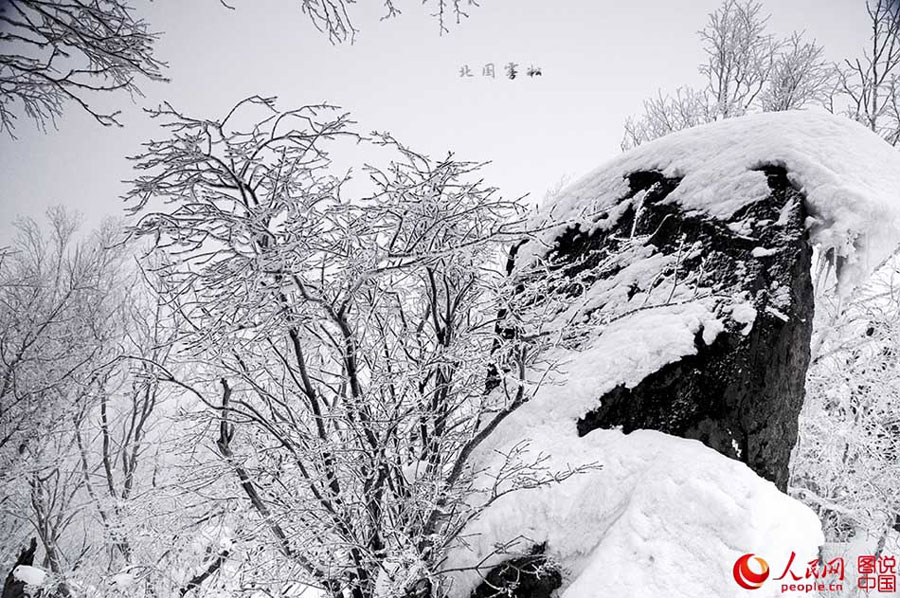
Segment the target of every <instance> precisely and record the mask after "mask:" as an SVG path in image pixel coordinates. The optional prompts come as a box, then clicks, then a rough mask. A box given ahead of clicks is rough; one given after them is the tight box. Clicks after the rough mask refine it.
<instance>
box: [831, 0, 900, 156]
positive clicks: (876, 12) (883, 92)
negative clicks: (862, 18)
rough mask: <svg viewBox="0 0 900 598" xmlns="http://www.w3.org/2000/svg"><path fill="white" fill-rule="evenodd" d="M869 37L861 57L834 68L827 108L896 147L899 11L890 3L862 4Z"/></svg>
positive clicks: (899, 94)
mask: <svg viewBox="0 0 900 598" xmlns="http://www.w3.org/2000/svg"><path fill="white" fill-rule="evenodd" d="M866 11H867V14H868V19H869V24H870V28H871V33H870V36H869V42H870V43H869V45H868V46H867V47H865V48H864V50H863V53H862V56H860V57H855V58H847V59H845V60H844V61H843V63H841V64H840V65H838V66H839V68H838V72H839V78H838V84H837V87H836V89H835V91H834V94H833V96H832V98H831V102H830V108H831V109H832V110H833V111H835V112H843V113H844V114H846V115H847V116H849V117H850V118H852V119H854V120H856V121H858V122H860V123H862V124H863V125H865V126H866V127H868V128H869V129H871V130H872V131H875V132H876V133H878V134H879V135H881V136H882V137H884V138H885V139H886V140H887V141H888V143H890V144H892V145H897V144H898V143H900V7H898V5H897V3H896V2H891V1H890V0H868V1H867V3H866Z"/></svg>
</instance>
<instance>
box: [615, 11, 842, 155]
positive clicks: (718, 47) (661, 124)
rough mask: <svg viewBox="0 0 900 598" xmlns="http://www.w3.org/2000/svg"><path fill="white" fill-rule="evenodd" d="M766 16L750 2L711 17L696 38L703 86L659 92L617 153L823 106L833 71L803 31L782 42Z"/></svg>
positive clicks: (632, 122) (629, 125)
mask: <svg viewBox="0 0 900 598" xmlns="http://www.w3.org/2000/svg"><path fill="white" fill-rule="evenodd" d="M768 20H769V17H768V16H767V15H764V14H763V12H762V5H761V4H760V3H758V2H754V1H753V0H744V1H741V0H725V1H724V2H723V3H722V5H721V6H720V7H719V8H718V9H716V10H715V11H714V12H712V13H710V15H709V19H708V21H707V24H706V26H705V27H704V28H703V29H702V30H700V32H699V36H700V40H701V42H702V45H703V52H704V54H705V55H706V59H705V61H704V62H703V63H702V64H701V65H700V66H699V71H700V74H701V75H702V76H703V77H704V85H703V87H701V88H699V89H693V88H691V87H680V88H678V89H677V90H676V92H675V94H674V95H670V94H663V92H662V91H660V92H659V94H658V97H656V98H650V99H648V100H646V101H645V102H644V107H643V108H644V109H643V113H642V114H641V115H640V116H638V117H630V118H628V119H626V121H625V136H624V139H623V140H622V149H623V150H627V149H630V148H633V147H635V146H637V145H640V144H641V143H644V142H646V141H649V140H651V139H655V138H657V137H661V136H663V135H666V134H668V133H671V132H673V131H679V130H681V129H684V128H687V127H693V126H696V125H699V124H703V123H708V122H713V121H716V120H721V119H723V118H733V117H735V116H741V115H743V114H746V113H747V112H751V111H775V110H793V109H797V108H802V107H803V106H806V105H809V104H812V103H817V102H821V101H824V100H825V98H826V96H827V93H828V91H830V89H831V88H832V86H833V80H834V68H833V67H832V66H831V65H830V64H829V63H828V62H827V61H826V60H825V58H824V56H823V49H822V47H821V46H819V45H818V44H817V43H816V42H815V41H809V40H807V39H806V38H805V37H804V36H803V34H802V33H799V32H794V33H792V34H791V35H790V36H789V37H788V38H786V39H782V40H779V39H777V38H776V37H775V36H773V35H772V34H771V33H769V32H768V29H767V25H768Z"/></svg>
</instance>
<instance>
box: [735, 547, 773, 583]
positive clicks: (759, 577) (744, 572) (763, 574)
mask: <svg viewBox="0 0 900 598" xmlns="http://www.w3.org/2000/svg"><path fill="white" fill-rule="evenodd" d="M751 558H753V559H755V560H756V562H757V563H759V567H760V571H759V572H756V571H753V570H752V569H750V559H751ZM768 577H769V563H767V562H766V561H765V559H762V558H760V557H758V556H753V553H750V554H745V555H744V556H742V557H741V558H739V559H738V560H736V561H735V562H734V581H736V582H737V583H738V585H739V586H741V587H742V588H744V589H745V590H756V589H758V588H759V587H760V586H761V585H762V584H763V582H764V581H766V579H767V578H768Z"/></svg>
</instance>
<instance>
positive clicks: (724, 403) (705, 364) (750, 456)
mask: <svg viewBox="0 0 900 598" xmlns="http://www.w3.org/2000/svg"><path fill="white" fill-rule="evenodd" d="M762 170H763V172H765V174H766V175H767V178H768V182H769V187H770V189H771V195H769V197H767V198H765V199H763V200H761V201H758V202H756V203H754V204H751V205H749V206H747V207H746V208H745V209H742V210H741V211H739V212H738V213H736V214H735V215H734V216H733V217H732V218H731V219H730V220H728V221H720V220H712V219H710V218H708V217H705V216H702V215H691V214H686V213H684V212H683V211H681V209H680V208H679V207H678V206H677V205H674V204H666V203H664V202H663V200H664V199H665V197H666V196H667V195H668V194H669V193H670V192H671V191H672V190H673V189H674V188H675V187H677V185H678V181H677V180H675V179H665V178H663V177H662V175H661V174H659V173H654V172H640V173H635V174H633V175H632V176H631V177H630V183H631V193H632V195H633V194H634V193H637V192H638V191H641V190H643V191H645V192H647V195H646V198H645V201H644V204H643V209H642V210H641V212H640V215H639V219H638V221H637V222H635V219H634V215H633V214H631V213H629V214H626V215H625V217H623V218H622V219H621V220H620V221H619V222H618V223H617V225H616V226H615V227H614V228H613V229H612V230H610V231H607V232H606V233H605V234H602V235H596V236H594V237H582V238H580V239H579V241H578V242H573V241H571V240H569V239H566V238H565V237H563V238H560V239H559V243H558V245H557V248H556V252H557V254H558V255H561V256H562V255H572V254H579V253H583V252H585V251H587V250H588V249H589V248H592V247H596V246H598V245H601V244H604V243H609V242H610V241H609V240H610V239H612V238H615V237H616V236H622V235H623V234H624V233H625V232H626V231H629V230H635V229H636V230H638V231H644V232H645V233H647V234H652V237H651V239H650V243H651V244H652V245H653V246H654V247H655V251H657V252H662V253H671V252H673V251H676V250H677V248H678V246H684V245H691V244H693V243H694V242H696V241H699V242H700V244H701V245H702V248H703V251H702V252H700V254H699V255H696V256H694V257H691V258H688V259H686V260H685V261H683V262H682V264H681V267H683V268H684V269H685V270H686V271H690V270H693V271H699V270H700V269H702V272H703V273H702V275H701V276H700V277H699V278H698V284H699V285H700V286H702V287H704V288H708V289H711V290H712V291H714V292H715V293H716V294H722V295H734V294H737V293H749V295H748V297H749V299H750V302H751V303H752V305H753V307H754V308H755V310H756V319H755V321H754V322H753V323H752V328H751V329H750V330H749V333H745V332H746V331H745V330H744V329H743V328H742V327H739V326H737V325H731V326H728V327H726V329H725V331H724V332H722V333H720V334H719V336H718V337H717V338H716V340H715V342H714V343H712V344H711V345H707V344H706V343H704V342H703V340H702V339H701V338H700V335H698V338H697V339H696V340H695V344H696V347H697V354H696V355H691V356H687V357H685V358H683V359H681V360H679V361H677V362H675V363H671V364H669V365H667V366H665V367H663V368H662V369H661V370H659V371H657V372H656V373H654V374H652V375H650V376H648V377H647V378H645V379H644V380H643V381H642V382H641V383H640V384H638V385H637V386H636V387H634V388H631V389H628V388H625V387H624V386H619V387H617V388H615V389H613V390H612V391H611V392H609V393H607V394H606V395H605V396H602V397H598V399H599V400H598V404H599V407H598V408H597V409H595V410H593V411H591V412H590V413H586V414H585V415H584V416H583V417H582V418H581V419H580V420H579V421H578V422H577V426H578V433H579V435H582V436H583V435H585V434H588V433H589V432H590V431H591V430H594V429H597V428H613V427H617V426H621V427H622V430H623V431H624V432H625V433H628V432H631V431H633V430H637V429H651V430H659V431H661V432H665V433H667V434H672V435H674V436H681V437H684V438H693V439H697V440H700V441H702V442H703V443H704V444H706V445H708V446H710V447H711V448H714V449H716V450H717V451H719V452H721V453H723V454H724V455H727V456H729V457H732V458H736V459H739V460H741V461H743V462H745V463H747V465H749V466H750V467H751V468H752V469H753V470H754V471H755V472H757V473H758V474H759V475H760V476H762V477H764V478H766V479H768V480H771V481H773V482H775V484H776V485H777V486H778V487H779V488H780V489H781V490H782V491H784V490H785V489H786V487H787V480H788V461H789V459H790V453H791V449H792V448H793V446H794V443H795V442H796V439H797V417H798V415H799V413H800V408H801V407H802V404H803V396H804V380H805V374H806V369H807V366H808V365H809V341H810V334H811V331H812V320H813V289H812V281H811V275H810V262H811V255H812V249H811V248H810V246H809V244H808V243H807V236H806V232H805V227H804V220H805V218H806V211H805V208H804V203H803V197H802V195H801V194H800V192H799V191H797V190H796V189H794V188H793V187H792V186H791V185H790V183H789V182H788V179H787V174H786V172H785V171H784V169H782V168H780V167H776V166H771V167H764V168H763V169H762ZM739 223H751V224H749V225H748V226H749V228H748V226H744V225H742V226H743V228H742V226H738V224H739ZM729 225H730V226H729ZM748 233H749V234H748ZM754 248H765V250H764V251H760V250H759V249H757V250H756V253H754Z"/></svg>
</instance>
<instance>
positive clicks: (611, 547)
mask: <svg viewBox="0 0 900 598" xmlns="http://www.w3.org/2000/svg"><path fill="white" fill-rule="evenodd" d="M768 164H775V165H781V166H784V167H785V168H786V169H787V170H788V172H789V177H790V180H791V182H792V184H794V185H795V186H797V187H798V188H799V189H801V190H802V191H803V193H804V194H805V196H806V198H807V201H808V206H807V207H808V210H809V213H810V214H811V216H810V218H809V220H808V222H807V225H808V228H809V231H810V239H811V242H812V243H813V244H814V246H816V247H818V248H819V249H820V250H829V249H833V250H834V251H835V252H836V253H837V254H838V255H840V256H842V257H843V258H845V259H846V266H845V267H844V268H843V270H842V272H841V280H842V284H843V286H844V288H845V289H849V288H850V287H851V286H852V285H853V284H855V283H856V282H858V281H860V280H862V279H863V278H864V277H865V276H866V275H867V273H869V272H871V270H873V269H874V268H875V267H876V266H877V265H878V264H879V263H881V262H882V261H883V260H884V259H886V258H887V256H888V255H889V254H890V253H891V252H892V251H893V250H894V249H895V248H896V247H897V245H898V241H900V226H898V224H900V218H898V217H900V200H898V194H900V154H898V153H897V152H896V150H895V149H893V148H891V147H890V146H888V145H887V144H886V143H885V142H884V141H882V140H881V139H880V138H878V137H877V136H876V135H874V134H873V133H871V132H869V131H868V130H866V129H864V128H863V127H861V126H860V125H858V124H856V123H854V122H851V121H849V120H847V119H844V118H840V117H834V116H831V115H828V114H819V113H812V112H790V113H768V114H759V115H754V116H749V117H745V118H741V119H733V120H728V121H723V122H720V123H714V124H711V125H706V126H702V127H697V128H695V129H689V130H685V131H682V132H679V133H676V134H673V135H670V136H668V137H665V138H662V139H659V140H657V141H654V142H651V143H648V144H646V145H643V146H641V147H639V148H638V149H636V150H634V151H632V152H630V153H627V154H624V155H622V156H621V157H618V158H616V159H615V160H613V161H612V162H610V163H608V164H606V165H605V166H603V167H601V168H600V169H598V170H596V171H594V172H593V173H591V174H589V175H587V176H585V177H583V178H582V179H581V180H579V181H578V182H576V183H575V184H574V185H572V186H571V187H569V188H568V189H567V190H564V191H563V192H562V193H561V194H560V196H558V197H557V198H556V199H555V200H554V201H553V202H552V203H551V204H548V205H546V206H544V207H543V208H542V211H541V214H540V216H539V219H538V222H539V223H541V224H547V223H559V225H558V226H552V227H550V228H548V229H547V230H546V231H545V232H544V233H542V235H541V237H540V238H539V239H538V241H537V242H532V243H529V244H528V245H526V246H525V247H524V248H523V249H522V250H520V253H519V257H518V260H517V264H518V265H519V267H523V265H527V264H528V263H529V262H530V261H531V259H533V258H534V256H536V255H540V254H542V253H543V252H545V251H546V250H547V248H549V247H552V245H553V240H554V239H555V238H556V236H557V235H558V234H560V232H561V231H562V230H564V229H565V228H566V227H568V226H571V225H572V224H573V223H575V222H578V223H579V224H580V225H581V230H582V231H585V230H588V229H591V228H595V227H604V228H605V227H610V226H612V224H614V222H615V219H616V214H621V213H622V207H621V206H616V202H617V200H619V199H620V198H622V197H623V196H625V195H626V194H627V191H628V183H627V180H626V178H625V176H626V175H627V174H629V173H631V172H635V171H640V170H659V171H662V172H663V173H664V174H665V175H666V176H670V177H676V176H677V177H682V181H681V183H680V184H679V186H678V187H677V189H676V190H675V191H674V192H673V193H671V194H670V195H669V196H668V197H667V198H666V200H665V201H667V202H677V203H679V204H680V205H681V206H682V207H683V208H685V209H686V210H688V211H693V210H696V211H699V212H702V213H705V214H707V215H709V216H710V217H712V218H723V219H724V218H728V217H730V216H732V215H733V214H734V213H735V211H736V210H738V209H739V208H741V207H742V206H745V205H747V204H749V203H751V202H753V201H756V200H759V199H762V198H764V197H766V196H768V195H769V193H770V189H769V186H768V183H767V180H766V176H765V175H764V174H763V173H762V172H760V171H759V170H756V169H757V168H759V167H760V166H763V165H768ZM600 212H608V213H609V214H610V215H611V216H612V217H610V218H606V219H604V220H600V221H598V220H596V219H595V215H596V214H598V213H600ZM758 253H761V254H764V253H765V248H761V249H760V251H759V252H758ZM634 263H635V264H638V263H640V264H642V265H641V266H635V267H636V268H638V267H639V268H645V267H646V266H647V264H648V263H649V262H634ZM634 274H635V272H634V271H632V272H628V270H627V268H626V269H625V270H623V271H620V272H618V273H617V274H616V277H614V278H616V279H620V278H622V277H623V276H631V275H634ZM636 274H637V275H640V276H645V275H646V272H637V273H636ZM619 282H621V280H618V282H617V281H616V280H613V279H611V280H609V281H607V282H606V283H604V282H602V281H601V282H599V283H595V287H594V288H592V289H590V290H589V291H587V292H586V293H585V295H584V297H583V298H580V301H581V303H582V304H584V303H589V302H591V301H595V302H596V303H597V304H598V305H604V306H606V305H609V304H610V303H609V297H608V296H607V295H608V294H609V293H612V292H614V290H615V289H613V288H612V287H613V286H615V287H616V288H619V290H620V291H621V290H622V287H620V286H619V285H618V283H619ZM601 294H607V295H604V298H603V300H602V301H597V297H598V296H600V295H601ZM623 301H624V299H623ZM667 303H670V304H668V305H665V306H661V307H657V308H652V309H641V310H637V311H631V312H628V311H627V310H626V312H625V313H624V315H623V316H622V317H619V318H618V319H616V320H615V321H614V322H612V323H610V324H607V325H604V326H598V328H597V331H595V332H594V333H593V334H592V333H591V332H590V331H588V332H587V335H586V340H583V341H582V342H580V343H579V344H578V345H577V346H575V348H573V347H572V345H569V348H567V349H553V350H551V351H550V352H549V353H548V355H546V358H547V359H546V362H547V364H550V365H545V366H542V367H541V368H536V369H535V371H533V372H531V374H530V378H531V379H532V380H533V381H534V385H535V386H534V389H533V390H534V396H533V398H532V399H531V400H530V401H529V402H528V403H526V404H525V405H523V406H522V407H520V408H519V409H518V410H517V411H516V412H514V413H513V414H512V415H510V416H509V417H508V418H507V419H506V420H505V421H504V422H503V423H502V424H501V425H500V426H499V428H498V429H497V431H496V433H495V434H494V435H493V436H492V437H491V438H490V439H489V441H488V442H487V443H486V444H485V445H483V446H482V447H480V451H479V455H478V461H479V466H481V467H484V468H486V469H487V471H496V470H497V468H499V467H500V466H501V463H502V462H503V458H502V455H503V454H506V453H509V452H510V451H511V450H512V448H513V447H514V446H516V444H517V443H520V442H521V441H523V440H529V441H530V450H531V451H532V452H533V453H534V454H537V453H541V454H544V455H546V456H547V457H548V460H547V461H546V462H545V463H544V464H543V465H545V466H546V467H548V468H549V469H551V470H557V471H564V470H566V469H567V468H570V467H579V466H583V465H586V464H590V463H597V464H599V465H600V466H601V468H600V469H592V470H590V471H587V472H586V473H582V474H578V475H575V476H572V477H570V478H568V479H566V480H565V481H562V482H560V483H556V484H551V485H548V486H545V487H541V488H538V489H533V490H523V491H519V492H515V493H512V494H509V495H506V496H504V497H502V498H500V499H499V500H497V501H496V502H495V503H494V504H492V505H491V506H490V507H489V508H487V509H486V511H485V512H484V513H483V514H482V516H481V517H480V518H478V519H477V520H475V521H474V522H473V523H471V524H470V525H469V527H468V528H467V530H466V540H467V544H468V545H467V546H460V547H458V548H457V549H455V550H454V551H453V552H452V553H451V554H450V556H449V558H448V561H447V563H446V564H445V565H446V567H447V568H448V569H465V568H466V567H470V566H472V565H473V564H475V563H479V562H480V563H481V567H480V569H479V571H474V570H471V569H470V570H465V571H455V572H454V573H452V574H451V578H452V580H453V584H454V585H453V591H452V595H453V596H454V597H457V598H462V597H464V596H467V595H468V594H469V592H471V590H472V589H473V588H474V587H475V586H476V585H477V584H478V583H479V582H480V579H481V575H483V574H484V573H486V572H487V571H489V570H490V568H491V566H492V565H496V564H497V563H499V562H502V561H503V560H506V559H508V558H510V556H509V554H494V553H495V552H496V546H497V544H498V543H505V542H509V541H512V540H514V539H515V538H517V537H521V538H522V540H521V542H520V543H519V546H518V549H519V550H523V551H527V550H528V548H529V547H530V546H533V545H537V544H546V554H547V556H548V557H549V558H550V559H552V560H553V561H555V562H556V563H557V564H558V566H560V568H561V569H562V572H563V575H564V581H563V587H562V589H561V590H560V593H559V595H560V596H561V597H562V598H593V597H596V596H629V597H640V596H647V597H650V596H654V597H657V596H666V597H681V596H683V597H685V598H688V597H690V598H695V597H697V596H717V597H725V596H745V595H746V594H747V590H744V589H742V588H741V587H739V586H738V585H737V583H736V582H735V581H734V578H733V574H732V567H733V566H734V563H735V561H736V559H738V558H739V557H740V556H742V555H743V554H746V553H755V554H756V555H757V556H760V557H763V558H765V559H766V560H767V561H768V562H769V564H770V567H771V569H772V571H770V578H774V577H776V576H778V575H780V574H781V572H782V570H783V568H784V566H785V564H786V563H787V561H788V558H789V557H790V555H791V553H796V562H797V563H804V565H802V566H801V567H800V571H801V573H802V572H803V571H805V563H806V562H807V561H809V560H811V559H813V558H815V556H816V554H817V551H818V547H819V545H820V544H821V543H822V542H823V536H822V533H821V529H820V525H819V522H818V520H817V518H816V516H815V514H814V513H813V512H812V511H811V510H809V509H808V508H807V507H805V506H803V505H802V504H800V503H799V502H797V501H795V500H794V499H792V498H790V497H788V496H786V495H784V494H782V493H781V492H779V491H778V490H777V489H776V488H775V486H774V485H773V484H771V483H770V482H768V481H765V480H763V479H762V478H759V477H758V476H757V475H756V474H755V473H753V472H752V471H751V470H750V469H749V468H747V467H746V466H745V465H743V464H741V463H738V462H736V461H733V460H731V459H728V458H726V457H724V456H722V455H720V454H719V453H717V452H715V451H714V450H712V449H709V448H707V447H705V446H704V445H702V444H701V443H699V442H696V441H692V440H685V439H680V438H675V437H670V436H667V435H664V434H661V433H657V432H651V431H638V432H634V433H632V434H630V435H625V434H623V433H621V432H620V431H617V430H594V431H592V432H590V433H589V434H587V435H586V436H584V437H578V435H577V431H576V425H575V420H576V419H577V418H579V417H581V416H583V415H584V414H585V413H586V412H588V411H589V410H591V409H593V408H596V407H597V401H598V398H599V397H601V396H603V395H604V394H605V393H606V392H608V391H610V390H611V389H613V388H614V387H615V386H617V385H620V384H624V385H625V386H626V387H629V388H631V387H634V386H635V385H637V384H638V383H639V382H640V381H641V380H642V379H643V378H644V377H646V376H647V375H649V374H651V373H653V372H655V371H657V370H658V369H659V368H661V367H662V366H664V365H666V364H668V363H671V362H673V361H675V360H677V359H679V358H681V357H684V356H686V355H689V354H693V353H694V352H695V351H696V348H695V346H694V338H695V336H696V335H697V333H701V334H702V338H703V340H704V341H705V342H707V343H711V342H712V341H713V340H714V339H715V337H716V335H717V334H719V332H721V330H722V329H723V326H724V323H725V322H726V321H728V320H730V322H731V325H735V324H744V325H746V326H752V323H753V321H754V319H755V317H756V314H755V312H753V313H750V312H751V311H752V307H750V306H747V305H745V304H743V303H742V302H741V298H740V297H735V298H733V301H732V302H731V306H730V309H726V310H722V309H721V304H720V308H719V309H716V308H715V307H714V305H713V303H712V302H710V301H708V300H705V299H703V298H702V297H698V298H697V300H696V301H686V302H685V301H679V302H675V303H676V304H671V303H672V302H667ZM652 304H653V303H652V302H651V305H652ZM748 308H749V309H748ZM573 310H577V308H573V307H571V306H570V307H563V308H560V311H559V313H560V317H559V318H558V319H559V321H560V322H571V321H573V314H572V313H570V312H573ZM551 365H552V367H551ZM538 381H540V384H538ZM483 483H484V484H485V485H487V484H490V483H491V479H490V475H489V474H486V475H484V476H483ZM794 570H795V571H797V570H798V569H797V568H796V567H795V569H794ZM776 595H778V596H782V595H789V594H787V593H783V592H781V588H780V582H775V581H769V582H768V583H765V584H763V586H762V587H761V588H760V589H759V590H756V591H755V592H754V596H776Z"/></svg>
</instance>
